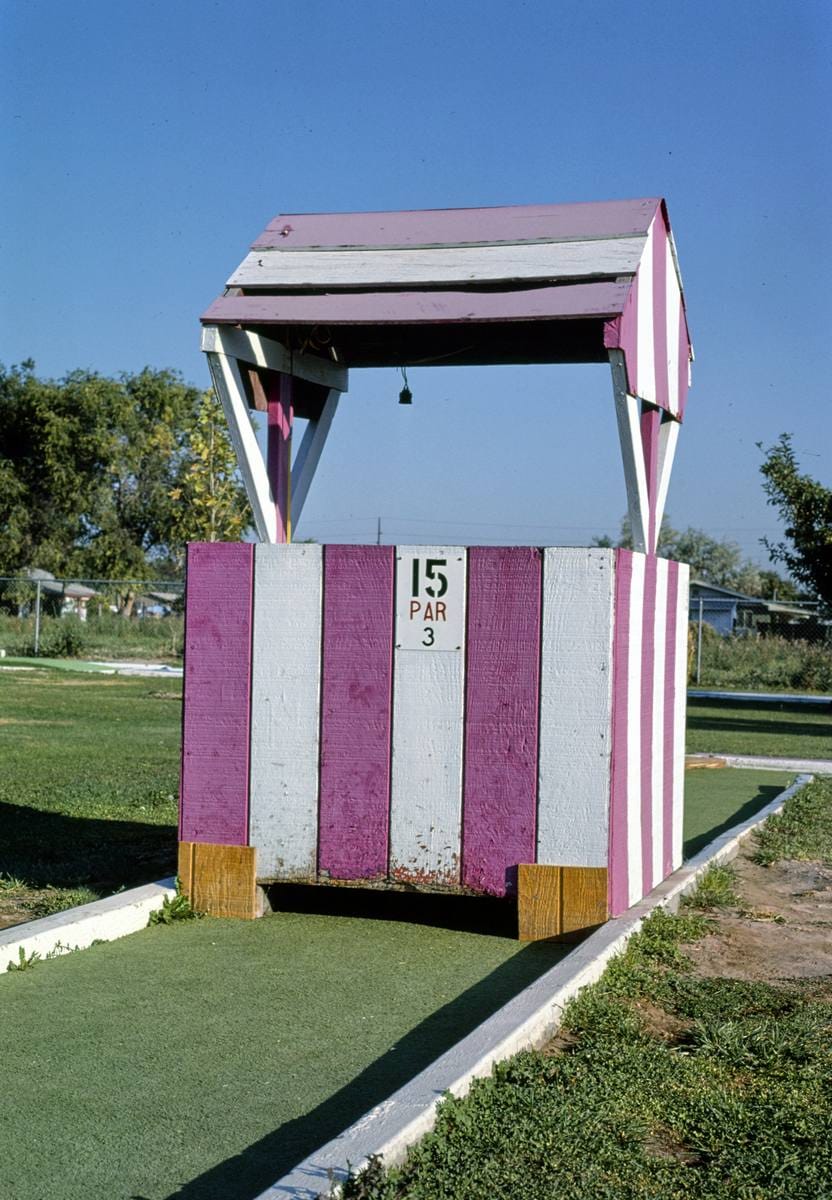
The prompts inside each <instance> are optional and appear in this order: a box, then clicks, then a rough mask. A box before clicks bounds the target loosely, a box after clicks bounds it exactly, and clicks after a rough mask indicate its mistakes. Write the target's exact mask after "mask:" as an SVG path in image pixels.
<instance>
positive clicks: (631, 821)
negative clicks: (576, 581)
mask: <svg viewBox="0 0 832 1200" xmlns="http://www.w3.org/2000/svg"><path fill="white" fill-rule="evenodd" d="M645 561H646V560H645V557H644V555H643V554H634V555H633V576H632V581H631V585H630V644H629V647H628V654H627V885H628V888H629V901H630V904H635V902H636V900H640V899H641V897H642V894H643V891H644V889H643V886H642V883H643V881H642V866H641V724H642V721H643V719H644V718H643V715H642V705H641V689H642V678H641V675H642V671H641V664H642V626H643V621H644V564H645Z"/></svg>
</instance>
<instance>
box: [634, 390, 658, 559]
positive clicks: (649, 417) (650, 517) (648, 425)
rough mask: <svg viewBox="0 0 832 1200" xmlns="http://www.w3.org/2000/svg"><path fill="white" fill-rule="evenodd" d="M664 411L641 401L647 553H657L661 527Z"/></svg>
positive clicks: (640, 423) (640, 421) (640, 425)
mask: <svg viewBox="0 0 832 1200" xmlns="http://www.w3.org/2000/svg"><path fill="white" fill-rule="evenodd" d="M661 419H662V410H661V409H660V408H658V407H657V406H656V405H655V404H648V403H647V402H646V401H644V400H642V401H641V417H640V420H639V428H640V432H641V451H642V454H643V456H644V479H645V483H646V486H647V553H648V554H655V553H656V544H657V542H658V540H659V526H658V524H657V523H656V489H657V487H658V480H659V426H660V425H661Z"/></svg>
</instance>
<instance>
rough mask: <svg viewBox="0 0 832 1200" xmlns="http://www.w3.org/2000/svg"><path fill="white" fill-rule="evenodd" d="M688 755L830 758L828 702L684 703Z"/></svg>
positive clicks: (831, 734) (831, 722)
mask: <svg viewBox="0 0 832 1200" xmlns="http://www.w3.org/2000/svg"><path fill="white" fill-rule="evenodd" d="M687 749H688V753H689V754H697V753H708V754H759V755H763V756H768V757H770V758H778V757H780V758H782V757H792V758H823V759H829V760H832V704H830V707H829V708H828V709H824V708H820V709H818V708H817V707H815V706H813V705H798V704H786V703H784V704H755V703H749V704H745V703H744V704H736V705H734V706H731V705H730V704H726V703H725V702H723V701H721V700H695V701H694V700H691V701H689V702H688V720H687Z"/></svg>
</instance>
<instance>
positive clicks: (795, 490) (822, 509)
mask: <svg viewBox="0 0 832 1200" xmlns="http://www.w3.org/2000/svg"><path fill="white" fill-rule="evenodd" d="M758 446H759V448H760V450H762V449H763V446H762V443H758ZM764 454H765V458H764V461H763V464H762V466H761V467H760V471H761V473H762V475H763V478H764V480H765V482H764V483H763V490H764V491H765V493H766V496H767V497H768V503H769V504H770V505H772V507H774V508H776V509H777V511H778V513H779V515H780V519H781V521H782V522H783V524H784V526H785V528H784V530H783V532H784V534H785V536H786V538H788V543H787V542H770V541H769V539H768V538H763V539H762V542H763V545H764V546H765V547H766V549H767V550H768V553H769V557H770V558H771V560H772V562H781V563H783V564H784V565H785V567H786V569H787V570H788V572H789V574H790V575H792V576H793V577H794V578H795V579H796V580H798V581H799V582H800V583H802V584H804V585H805V586H806V587H807V588H809V589H810V590H811V591H812V592H814V593H815V594H816V595H817V596H819V597H820V599H821V600H823V602H824V603H825V604H826V605H827V606H829V607H832V489H830V488H828V487H824V486H823V484H821V483H819V482H818V481H817V480H816V479H813V478H812V477H811V476H810V475H806V474H803V473H802V472H801V471H800V469H799V467H798V463H797V457H796V455H795V452H794V448H793V446H792V437H791V434H789V433H782V434H781V435H780V437H779V438H778V439H777V441H776V442H775V443H774V445H773V446H769V448H768V450H766V451H764ZM789 543H790V544H789Z"/></svg>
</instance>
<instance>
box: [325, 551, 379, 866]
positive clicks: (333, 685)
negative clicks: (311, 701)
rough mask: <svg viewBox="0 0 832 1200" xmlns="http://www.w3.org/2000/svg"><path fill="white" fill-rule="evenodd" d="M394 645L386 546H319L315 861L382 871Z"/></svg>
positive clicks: (327, 864) (328, 864)
mask: <svg viewBox="0 0 832 1200" xmlns="http://www.w3.org/2000/svg"><path fill="white" fill-rule="evenodd" d="M392 646H393V548H392V546H327V547H325V550H324V626H323V667H322V680H321V687H322V701H321V783H320V838H319V851H318V866H319V870H320V872H321V874H322V875H325V876H328V877H330V878H333V879H376V878H383V877H384V876H386V874H387V837H388V828H389V800H390V704H391V676H392Z"/></svg>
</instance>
